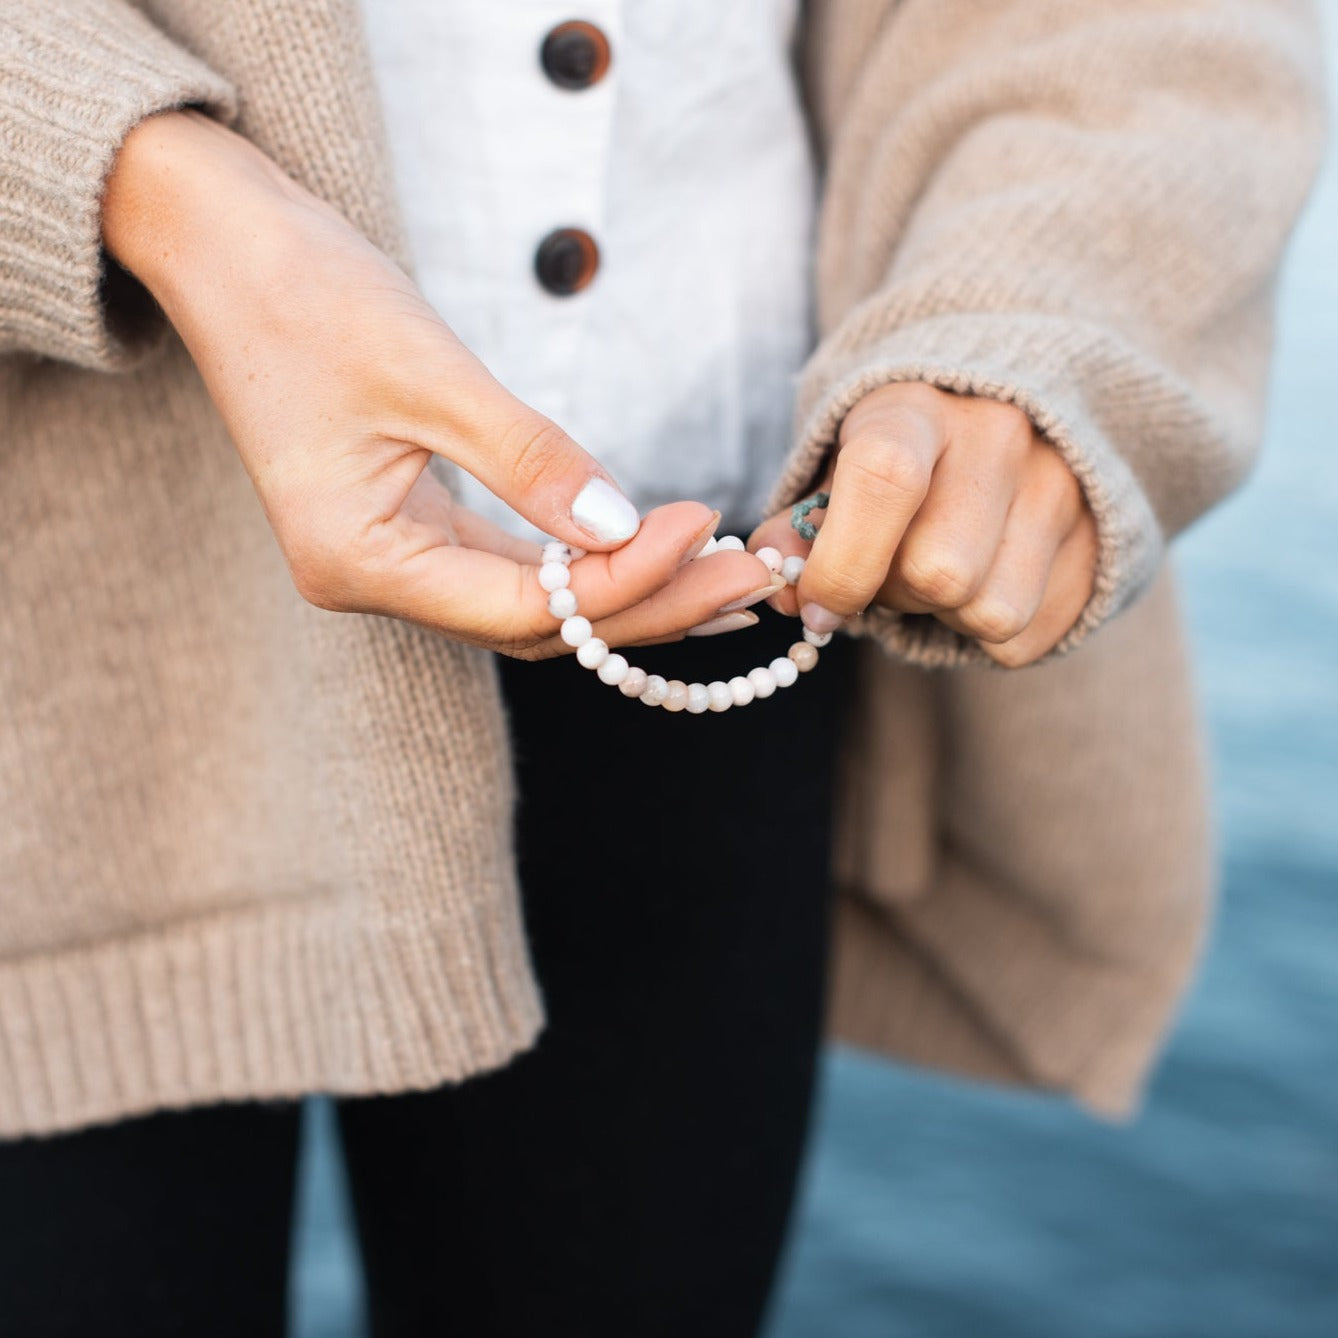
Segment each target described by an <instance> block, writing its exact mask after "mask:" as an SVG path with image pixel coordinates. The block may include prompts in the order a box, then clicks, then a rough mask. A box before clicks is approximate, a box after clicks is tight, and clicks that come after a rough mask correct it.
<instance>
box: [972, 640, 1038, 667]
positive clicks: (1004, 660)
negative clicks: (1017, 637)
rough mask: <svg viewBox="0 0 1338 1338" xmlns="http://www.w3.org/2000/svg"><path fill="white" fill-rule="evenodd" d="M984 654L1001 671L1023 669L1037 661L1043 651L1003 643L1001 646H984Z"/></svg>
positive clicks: (1034, 647)
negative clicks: (1001, 669)
mask: <svg viewBox="0 0 1338 1338" xmlns="http://www.w3.org/2000/svg"><path fill="white" fill-rule="evenodd" d="M984 650H985V654H986V655H988V656H989V657H990V659H992V660H993V661H994V662H995V664H997V665H999V666H1000V667H1001V668H1003V669H1023V668H1025V667H1026V666H1027V665H1029V664H1030V663H1031V662H1032V661H1033V660H1037V659H1039V658H1040V656H1041V655H1042V653H1043V651H1042V650H1041V649H1040V648H1039V647H1036V646H1027V645H1023V644H1022V643H1020V642H1012V641H1010V642H1005V643H1004V644H1003V645H1002V646H992V645H986V646H985V647H984Z"/></svg>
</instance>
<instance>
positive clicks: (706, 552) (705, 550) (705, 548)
mask: <svg viewBox="0 0 1338 1338" xmlns="http://www.w3.org/2000/svg"><path fill="white" fill-rule="evenodd" d="M719 547H720V540H719V539H717V538H716V537H715V535H714V534H713V535H712V536H711V537H710V538H709V539H708V540H707V541H706V542H705V543H704V544H703V545H702V550H701V552H700V553H698V554H697V556H698V557H710V556H711V554H712V553H714V552H715V550H716V549H717V548H719Z"/></svg>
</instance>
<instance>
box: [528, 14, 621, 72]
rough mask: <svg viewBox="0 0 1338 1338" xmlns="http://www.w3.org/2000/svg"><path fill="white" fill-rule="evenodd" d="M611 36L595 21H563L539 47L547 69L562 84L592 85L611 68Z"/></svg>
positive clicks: (545, 70) (541, 58) (540, 58)
mask: <svg viewBox="0 0 1338 1338" xmlns="http://www.w3.org/2000/svg"><path fill="white" fill-rule="evenodd" d="M609 59H610V56H609V39H608V38H607V37H605V36H604V34H603V33H602V32H601V31H600V30H599V29H598V28H596V27H595V25H594V24H593V23H583V22H581V21H580V20H579V19H572V20H570V21H569V22H567V23H559V24H558V26H557V27H556V28H554V29H553V30H552V31H551V32H550V33H549V34H548V36H547V37H545V38H544V44H543V46H542V47H540V48H539V60H540V63H541V64H542V65H543V67H544V73H545V74H546V75H547V76H548V77H549V78H550V79H551V80H552V81H553V82H554V83H555V84H556V85H557V86H558V87H559V88H571V89H577V88H589V87H590V85H591V84H597V83H598V82H599V81H600V80H601V79H602V78H603V77H604V73H605V71H606V70H607V69H608V68H609Z"/></svg>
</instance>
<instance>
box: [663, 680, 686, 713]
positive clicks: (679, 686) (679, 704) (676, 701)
mask: <svg viewBox="0 0 1338 1338" xmlns="http://www.w3.org/2000/svg"><path fill="white" fill-rule="evenodd" d="M687 704H688V685H687V684H686V683H685V682H683V680H682V679H681V678H671V679H670V680H669V682H668V683H667V684H666V685H665V690H664V709H665V710H666V711H681V710H682V709H683V708H684V707H685V706H686V705H687Z"/></svg>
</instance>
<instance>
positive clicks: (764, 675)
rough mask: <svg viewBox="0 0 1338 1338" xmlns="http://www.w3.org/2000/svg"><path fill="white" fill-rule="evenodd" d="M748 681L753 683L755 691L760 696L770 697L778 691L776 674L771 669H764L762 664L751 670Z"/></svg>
mask: <svg viewBox="0 0 1338 1338" xmlns="http://www.w3.org/2000/svg"><path fill="white" fill-rule="evenodd" d="M748 681H749V682H750V683H751V684H752V685H753V692H754V693H756V695H757V696H758V697H761V698H765V697H770V696H771V694H772V693H773V692H775V691H776V675H775V674H773V673H772V672H771V670H770V669H763V668H762V666H761V665H758V667H757V668H756V669H752V670H750V671H749V673H748Z"/></svg>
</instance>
